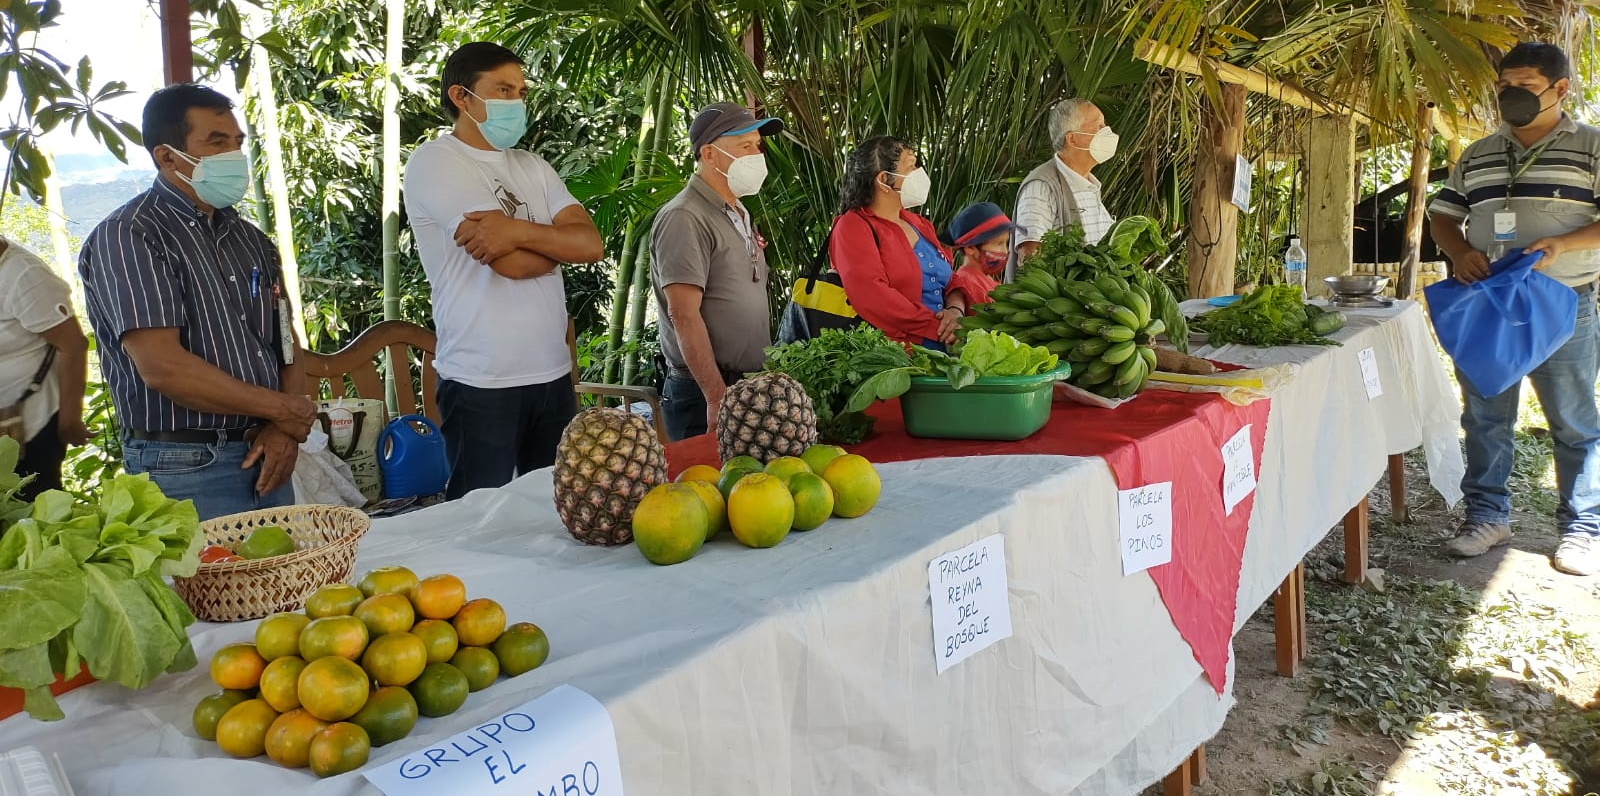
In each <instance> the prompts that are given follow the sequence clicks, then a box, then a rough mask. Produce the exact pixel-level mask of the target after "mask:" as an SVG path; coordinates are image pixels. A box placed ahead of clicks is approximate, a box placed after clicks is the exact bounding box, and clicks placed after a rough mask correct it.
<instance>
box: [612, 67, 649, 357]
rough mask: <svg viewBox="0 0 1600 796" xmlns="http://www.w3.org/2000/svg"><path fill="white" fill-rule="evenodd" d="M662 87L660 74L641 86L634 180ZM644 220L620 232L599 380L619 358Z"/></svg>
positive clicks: (645, 161) (643, 168) (642, 168)
mask: <svg viewBox="0 0 1600 796" xmlns="http://www.w3.org/2000/svg"><path fill="white" fill-rule="evenodd" d="M660 91H661V80H660V78H651V79H650V80H649V81H648V82H647V83H646V84H645V87H644V97H645V107H644V113H642V114H640V122H639V136H638V145H637V146H636V147H635V148H634V155H633V164H634V165H633V175H634V176H633V178H634V182H635V183H637V182H639V181H641V180H643V179H645V178H646V177H648V176H649V175H650V173H651V170H652V168H653V166H654V152H655V142H656V134H655V133H656V125H655V106H656V102H657V99H658V96H659V94H660ZM643 228H644V224H643V221H642V219H633V220H631V221H630V222H629V223H628V229H627V231H626V232H625V233H624V234H623V236H622V251H621V252H618V253H617V277H616V284H615V285H613V286H612V288H611V317H610V318H609V319H608V321H607V323H606V351H607V352H608V356H607V357H606V362H605V370H604V371H603V375H602V376H601V380H602V381H603V382H604V383H606V384H613V383H615V382H613V381H612V380H613V379H615V378H616V376H617V371H618V370H619V369H620V366H621V361H620V359H619V358H618V356H617V352H618V351H620V350H621V349H622V340H623V332H624V331H625V329H626V326H627V320H628V298H629V297H630V296H631V295H632V294H633V292H632V291H633V269H634V265H635V261H636V256H635V253H634V250H635V249H636V248H638V245H639V240H640V239H641V238H642V237H644V236H643V235H641V232H642V231H643Z"/></svg>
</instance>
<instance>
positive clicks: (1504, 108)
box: [1500, 86, 1555, 127]
mask: <svg viewBox="0 0 1600 796" xmlns="http://www.w3.org/2000/svg"><path fill="white" fill-rule="evenodd" d="M1551 88H1555V87H1554V86H1550V87H1549V88H1546V89H1545V90H1544V91H1541V92H1539V93H1538V94H1535V93H1533V92H1532V91H1529V90H1527V89H1525V88H1522V87H1520V86H1506V87H1505V88H1503V89H1501V90H1500V119H1501V121H1504V122H1505V123H1506V124H1509V125H1511V126H1512V127H1527V126H1528V125H1530V124H1533V120H1534V119H1537V118H1539V114H1540V113H1543V112H1544V110H1545V107H1544V105H1543V104H1542V103H1541V102H1540V101H1539V98H1540V97H1542V96H1544V94H1545V93H1546V92H1548V91H1549V90H1550V89H1551Z"/></svg>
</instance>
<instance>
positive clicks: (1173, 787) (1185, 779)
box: [1161, 757, 1195, 796]
mask: <svg viewBox="0 0 1600 796" xmlns="http://www.w3.org/2000/svg"><path fill="white" fill-rule="evenodd" d="M1194 785H1195V783H1194V758H1193V757H1186V758H1184V759H1183V762H1182V763H1179V764H1178V767H1177V768H1175V769H1173V770H1172V773H1171V774H1168V775H1167V777H1166V779H1163V780H1161V796H1192V794H1193V793H1194Z"/></svg>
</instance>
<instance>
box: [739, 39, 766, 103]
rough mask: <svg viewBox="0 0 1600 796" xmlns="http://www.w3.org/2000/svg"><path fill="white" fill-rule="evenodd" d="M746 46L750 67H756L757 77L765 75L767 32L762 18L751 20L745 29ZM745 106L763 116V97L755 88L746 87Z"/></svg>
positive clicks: (745, 52) (744, 40) (745, 50)
mask: <svg viewBox="0 0 1600 796" xmlns="http://www.w3.org/2000/svg"><path fill="white" fill-rule="evenodd" d="M741 41H742V43H743V44H744V57H746V58H749V59H750V65H751V66H753V67H755V70H756V74H757V75H764V74H766V71H767V31H766V28H765V27H763V26H762V24H761V17H759V16H758V17H755V18H753V19H751V20H750V27H748V28H745V31H744V36H743V37H742V39H741ZM744 104H745V106H746V107H748V108H749V109H750V110H751V112H753V113H755V115H756V116H757V117H760V116H763V115H765V114H763V113H762V112H761V97H759V96H757V95H756V92H755V89H754V88H753V87H749V86H747V87H745V90H744Z"/></svg>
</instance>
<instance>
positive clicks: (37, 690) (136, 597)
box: [0, 439, 204, 719]
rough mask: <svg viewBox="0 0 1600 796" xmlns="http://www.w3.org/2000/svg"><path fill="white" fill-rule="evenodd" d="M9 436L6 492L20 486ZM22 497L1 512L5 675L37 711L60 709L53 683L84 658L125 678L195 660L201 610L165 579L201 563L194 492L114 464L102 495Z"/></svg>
mask: <svg viewBox="0 0 1600 796" xmlns="http://www.w3.org/2000/svg"><path fill="white" fill-rule="evenodd" d="M7 443H11V444H10V446H9V448H10V450H11V451H13V452H14V450H15V443H14V442H13V441H12V440H9V439H0V502H4V501H5V500H10V499H11V498H10V495H11V494H14V490H12V492H11V493H8V492H7V491H6V490H7V488H8V485H9V484H11V483H13V479H14V478H15V473H14V467H15V462H16V459H15V457H14V456H11V457H9V458H8V457H7V455H6V454H7V449H8V445H7ZM21 505H22V506H23V507H26V508H27V509H28V510H27V511H25V512H19V511H16V510H15V506H14V505H10V504H8V506H9V508H8V509H5V510H4V512H5V513H4V515H3V516H0V685H5V686H10V687H13V688H20V689H23V691H24V707H25V709H26V710H27V711H28V713H29V714H30V715H32V716H33V717H34V718H38V719H59V718H61V717H62V713H61V709H60V706H59V705H57V704H56V701H55V698H54V697H52V696H51V695H50V692H49V686H50V684H51V683H52V682H53V681H54V680H55V677H56V675H57V674H62V673H67V674H75V673H76V672H77V670H78V666H79V662H80V661H81V662H82V663H84V664H87V666H88V667H89V673H90V674H92V675H93V676H94V677H95V678H97V679H100V680H105V681H108V682H115V683H120V684H122V685H124V686H127V687H129V688H144V687H145V686H148V685H149V684H150V683H151V681H153V680H154V679H155V678H156V677H157V676H159V675H161V674H162V673H163V672H167V671H182V670H184V669H188V668H191V667H193V666H194V665H195V664H196V663H197V661H196V659H195V654H194V648H193V647H192V646H191V645H190V643H189V637H188V633H187V631H186V630H185V628H186V627H188V626H189V625H190V624H193V622H194V615H193V614H191V613H190V612H189V609H188V606H185V605H184V604H183V601H182V600H181V599H179V598H178V595H177V594H176V593H175V592H173V591H172V587H171V586H169V585H167V582H166V581H165V580H163V576H165V575H184V576H187V575H192V574H193V573H194V571H195V569H196V567H197V566H198V565H199V551H200V546H201V545H202V543H203V541H204V540H203V539H202V537H201V534H200V532H199V529H200V520H199V516H198V515H197V514H196V512H195V509H194V504H193V503H192V502H190V501H187V500H185V501H176V500H171V499H169V498H167V497H166V496H165V495H162V494H161V490H160V488H158V487H157V486H156V485H155V484H154V483H152V482H151V481H150V480H149V478H148V477H147V476H143V475H138V476H135V475H118V476H117V477H116V478H114V479H112V480H111V481H110V482H109V483H107V484H105V485H104V488H103V490H102V492H101V495H100V500H99V503H98V504H96V505H85V504H79V503H76V502H75V501H74V500H73V498H72V496H71V495H68V494H66V493H64V492H56V491H50V492H45V493H44V494H42V495H40V496H39V498H38V500H36V501H35V502H34V503H33V504H31V506H30V505H29V504H26V503H22V504H21ZM8 518H9V519H8Z"/></svg>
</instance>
